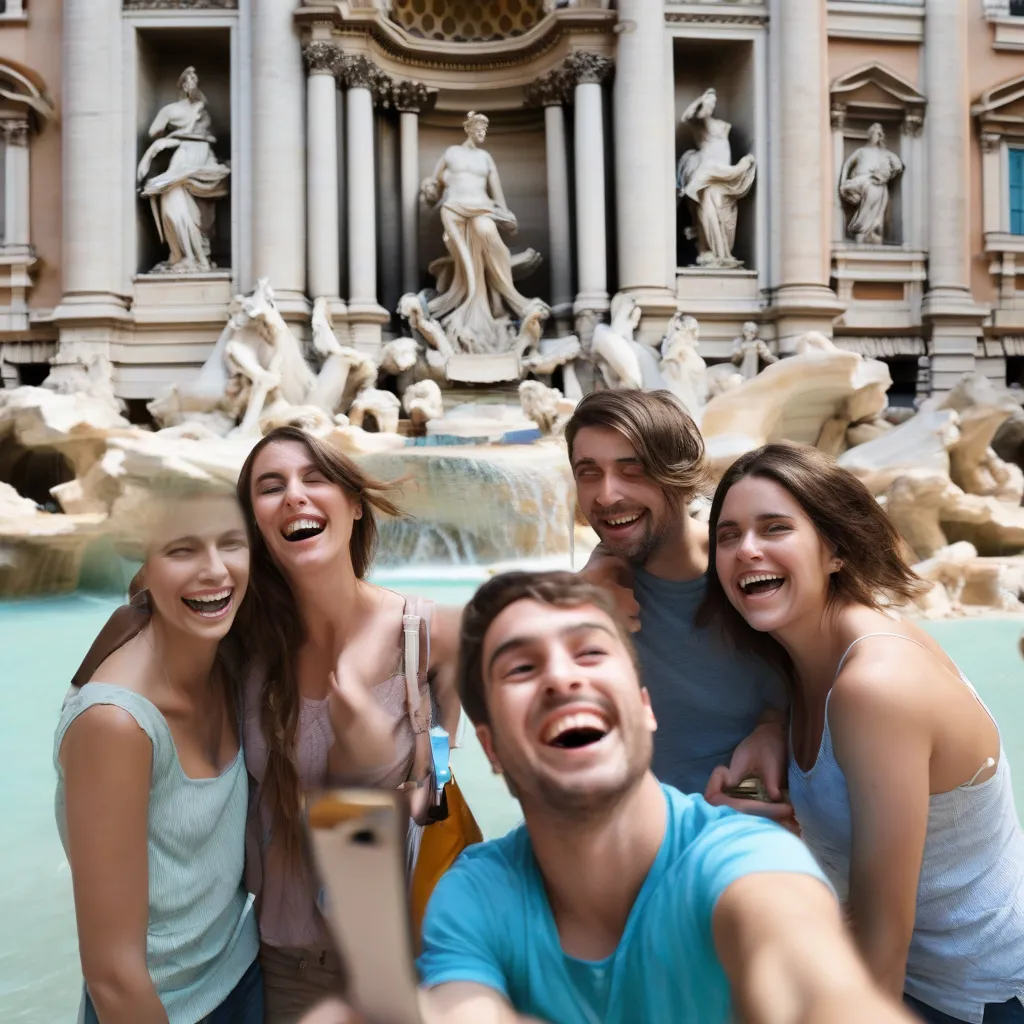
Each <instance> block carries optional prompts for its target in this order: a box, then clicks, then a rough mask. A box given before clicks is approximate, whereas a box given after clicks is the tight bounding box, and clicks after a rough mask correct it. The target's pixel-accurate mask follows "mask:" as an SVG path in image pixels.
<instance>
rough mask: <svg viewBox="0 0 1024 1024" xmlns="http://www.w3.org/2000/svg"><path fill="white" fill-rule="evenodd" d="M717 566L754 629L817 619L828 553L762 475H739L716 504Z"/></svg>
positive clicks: (794, 506) (792, 503)
mask: <svg viewBox="0 0 1024 1024" xmlns="http://www.w3.org/2000/svg"><path fill="white" fill-rule="evenodd" d="M715 539H716V550H715V569H716V570H717V572H718V578H719V580H720V581H721V583H722V588H723V589H724V590H725V593H726V595H727V596H728V598H729V601H730V602H731V603H732V606H733V607H734V608H735V609H736V610H737V611H738V612H739V613H740V615H742V616H743V618H745V619H746V620H747V622H748V623H749V624H750V625H751V626H752V627H753V628H754V629H756V630H758V631H759V632H762V633H775V632H778V631H779V630H784V629H786V627H787V626H789V625H791V624H793V623H795V622H799V621H802V620H807V617H810V621H815V620H817V619H820V617H821V615H822V614H823V612H824V610H825V607H826V605H827V603H828V591H829V575H830V573H831V572H832V571H833V570H834V569H835V568H836V565H835V560H834V558H833V553H832V552H831V551H830V549H829V547H828V545H827V544H826V543H825V541H824V540H823V539H822V537H821V534H819V533H818V531H817V530H816V529H815V527H814V524H813V523H812V522H811V520H810V519H809V518H808V517H807V515H806V513H805V512H804V511H803V509H802V508H801V507H800V505H799V503H798V502H797V501H796V499H795V498H794V497H793V495H792V494H790V493H789V491H787V490H786V489H785V488H784V487H782V486H781V485H779V484H777V483H776V482H775V481H774V480H768V479H766V478H764V477H753V476H748V477H744V478H743V479H742V480H740V481H739V482H738V483H735V484H733V486H732V487H731V488H730V489H729V493H728V494H727V495H726V496H725V501H724V502H723V503H722V511H721V515H720V516H719V521H718V525H717V528H716V531H715Z"/></svg>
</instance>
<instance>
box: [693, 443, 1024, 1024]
mask: <svg viewBox="0 0 1024 1024" xmlns="http://www.w3.org/2000/svg"><path fill="white" fill-rule="evenodd" d="M710 526H711V551H710V556H711V560H712V562H713V564H714V565H715V568H716V570H717V576H715V577H712V579H711V580H710V581H709V587H708V598H707V601H706V603H705V606H704V608H703V609H702V615H703V616H706V617H707V619H709V620H710V619H718V620H719V621H721V622H723V624H724V625H725V627H726V628H727V629H728V631H729V632H730V633H731V635H732V636H733V637H734V639H735V640H736V641H737V642H738V643H740V644H743V645H745V646H747V647H750V648H752V649H756V650H758V651H759V652H760V653H762V654H764V655H765V656H766V657H769V658H772V659H773V660H774V661H775V663H776V664H778V666H779V667H780V669H781V670H782V671H784V672H785V674H786V676H787V677H788V679H789V680H790V682H791V695H792V708H791V725H790V764H789V785H790V799H791V802H792V804H793V809H794V812H795V814H796V817H797V820H798V821H799V823H800V827H801V830H802V834H803V838H804V840H805V841H806V842H807V844H808V846H810V848H811V849H812V851H813V852H814V853H815V855H816V856H817V858H818V859H819V861H820V862H821V865H822V867H823V869H824V870H825V871H826V873H827V874H828V875H829V877H830V879H831V880H832V882H833V885H834V886H835V888H836V891H837V893H838V894H839V897H840V899H842V900H843V901H844V903H845V905H846V909H847V914H848V919H849V921H850V925H851V927H852V929H853V932H854V936H855V938H856V940H857V943H858V945H859V947H860V950H861V952H862V954H863V956H864V958H865V960H866V962H867V964H868V966H869V968H870V969H871V971H872V973H873V974H874V975H875V977H876V979H877V980H878V981H879V983H880V984H882V985H883V986H884V987H885V988H887V989H888V990H889V991H890V992H892V993H893V994H897V995H898V994H900V993H903V994H904V998H905V1000H906V1002H907V1003H908V1004H909V1005H910V1006H912V1007H913V1008H914V1009H915V1011H916V1012H917V1013H918V1015H919V1016H920V1017H921V1018H922V1019H924V1020H927V1021H942V1022H947V1021H971V1022H975V1024H981V1022H985V1024H1011V1022H1024V1003H1022V999H1024V833H1022V832H1021V827H1020V823H1019V821H1018V819H1017V814H1016V811H1015V809H1014V803H1013V794H1012V790H1011V786H1010V767H1009V765H1008V764H1007V763H1006V757H1005V754H1004V752H1003V749H1002V745H1001V743H1000V738H999V731H998V729H997V727H996V724H995V722H994V721H993V719H992V717H991V716H990V715H989V713H988V710H987V709H986V708H985V706H984V705H983V704H982V702H981V700H980V699H979V698H978V696H977V694H976V693H975V692H974V690H973V688H972V687H971V685H970V683H968V682H967V680H966V679H965V678H964V677H963V676H962V674H961V673H960V672H959V671H958V669H957V668H956V666H955V665H954V664H953V663H952V662H951V661H950V659H949V658H948V656H947V655H946V654H945V653H944V652H943V650H942V648H941V647H939V645H938V644H937V643H936V642H935V641H934V640H933V639H931V638H930V637H929V636H928V635H927V634H926V633H924V632H923V631H921V630H920V629H918V628H917V627H916V626H914V625H912V624H911V623H909V622H906V621H902V620H899V619H895V618H893V617H892V616H890V615H888V614H886V613H885V612H884V611H883V610H882V609H883V605H884V604H885V603H887V602H890V601H891V602H893V603H896V604H901V603H905V602H906V601H908V600H909V599H911V598H912V597H913V596H914V595H915V594H916V593H917V592H919V590H920V589H922V588H923V586H924V584H922V582H921V581H920V580H919V579H918V578H917V577H916V576H915V575H914V573H913V572H912V570H911V569H910V568H909V567H908V566H907V563H906V562H905V561H904V558H903V551H904V550H905V546H904V544H903V541H902V540H901V538H900V537H899V535H898V533H897V532H896V530H895V528H894V527H893V525H892V524H891V522H890V521H889V519H888V517H887V516H886V515H885V513H884V512H883V510H882V508H881V506H879V505H878V503H877V502H876V501H875V499H874V498H873V497H872V495H871V493H870V492H869V491H868V489H867V488H866V487H865V486H864V485H863V484H862V483H860V481H859V480H857V479H856V478H855V477H854V476H853V475H852V474H850V473H848V472H847V471H845V470H843V469H840V468H839V467H837V466H836V465H835V463H834V462H833V461H832V460H831V459H830V458H829V457H828V456H826V455H824V454H823V453H822V452H819V451H817V450H816V449H813V448H810V447H807V446H804V445H794V444H771V445H766V446H764V447H763V448H760V449H758V450H757V451H753V452H750V453H748V454H747V455H745V456H743V457H742V458H741V459H739V460H738V461H737V462H736V463H735V464H734V465H733V466H732V467H731V468H730V469H729V471H728V472H727V473H726V474H725V476H724V477H723V479H722V481H721V483H720V484H719V486H718V490H717V493H716V494H715V499H714V503H713V505H712V508H711V522H710Z"/></svg>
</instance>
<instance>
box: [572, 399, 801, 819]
mask: <svg viewBox="0 0 1024 1024" xmlns="http://www.w3.org/2000/svg"><path fill="white" fill-rule="evenodd" d="M565 436H566V441H567V442H568V446H569V460H570V462H571V463H572V470H573V476H574V478H575V480H576V495H577V499H578V502H579V507H580V509H581V511H582V513H583V515H584V516H586V518H587V521H588V522H589V523H590V525H591V526H592V527H593V528H594V531H595V532H596V533H597V535H598V537H599V538H600V540H601V545H600V547H599V548H598V549H597V550H596V551H595V553H594V556H593V557H592V558H591V561H590V562H589V563H588V565H587V567H586V569H585V570H584V573H585V574H586V575H587V576H588V577H590V578H592V579H594V580H595V581H597V582H602V583H604V584H605V585H613V586H614V585H616V584H617V585H619V586H627V587H631V588H632V592H633V596H634V598H635V600H636V604H637V605H638V606H639V608H638V611H639V632H638V633H637V635H636V637H635V639H636V647H637V650H638V652H639V655H640V664H641V668H642V670H643V683H644V686H646V687H647V689H648V691H649V693H650V696H651V704H652V706H653V708H654V714H655V717H656V718H657V720H658V732H657V735H656V736H655V742H654V759H653V764H652V768H653V770H654V774H655V775H656V776H657V777H658V778H659V779H660V780H661V781H662V782H666V783H668V784H670V785H672V786H675V787H676V788H678V789H681V790H682V791H683V792H685V793H704V794H705V795H706V796H707V797H708V799H709V800H711V801H713V802H715V803H723V802H729V803H733V804H734V806H736V807H739V808H741V809H743V810H756V811H757V813H760V814H768V815H769V816H771V817H776V818H780V819H782V818H786V817H788V815H789V814H790V813H791V812H790V809H789V807H788V805H785V804H781V803H779V804H766V805H754V804H753V802H752V801H746V800H744V801H733V800H731V799H728V798H726V797H725V796H724V795H723V793H722V789H723V787H724V786H728V785H735V784H737V783H738V782H739V781H741V780H742V779H743V778H746V777H747V776H750V775H757V776H759V777H760V778H761V780H762V781H763V782H764V784H765V788H766V789H767V791H768V795H769V796H770V797H771V798H773V799H775V800H779V799H780V797H781V789H782V786H783V780H784V778H785V760H786V740H785V733H784V731H783V724H782V723H783V718H784V715H783V709H784V707H785V704H786V697H785V689H784V687H783V685H782V681H781V680H780V679H779V677H778V676H777V675H776V674H775V672H774V671H773V670H772V669H771V668H769V666H768V665H766V664H765V663H764V662H763V661H761V660H760V659H757V658H755V657H753V656H752V655H747V654H743V653H741V652H739V651H737V650H735V649H734V648H732V647H730V646H729V644H728V643H727V641H726V640H725V639H724V638H723V637H722V636H720V635H719V632H718V631H717V630H716V629H714V628H710V629H707V628H705V629H700V628H698V627H697V626H696V625H695V624H694V616H695V614H696V612H697V608H698V607H699V606H700V604H701V602H702V600H703V598H704V592H705V589H706V574H707V573H708V571H709V568H708V529H707V525H706V524H705V523H702V522H700V521H698V520H697V519H694V518H691V517H690V516H689V515H688V513H687V507H688V505H689V504H690V502H691V501H692V500H693V498H694V497H695V496H696V495H698V494H700V493H702V491H704V490H705V489H706V488H707V486H708V483H709V480H710V473H709V466H708V461H707V456H706V455H705V452H704V441H703V439H702V438H701V436H700V431H699V430H698V429H697V426H696V424H695V423H694V422H693V420H692V419H691V418H690V417H689V416H688V415H687V414H686V412H685V411H684V410H683V408H682V407H681V406H680V404H679V402H678V401H677V400H676V398H675V396H673V395H672V394H671V393H670V392H668V391H639V390H633V389H615V390H610V391H596V392H594V393H593V394H590V395H587V396H586V397H585V398H584V399H583V400H582V401H581V402H580V404H579V405H578V406H577V407H576V411H575V413H574V414H573V417H572V419H571V420H570V421H569V424H568V426H567V428H566V432H565ZM710 571H711V572H713V571H714V567H711V569H710ZM634 611H636V609H634Z"/></svg>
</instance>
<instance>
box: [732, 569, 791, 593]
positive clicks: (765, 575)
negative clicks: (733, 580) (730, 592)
mask: <svg viewBox="0 0 1024 1024" xmlns="http://www.w3.org/2000/svg"><path fill="white" fill-rule="evenodd" d="M784 579H785V577H784V576H780V575H778V573H773V572H752V573H748V574H747V575H746V576H741V577H740V590H745V589H746V588H747V587H749V586H750V584H751V583H767V582H768V581H769V580H779V581H782V580H784Z"/></svg>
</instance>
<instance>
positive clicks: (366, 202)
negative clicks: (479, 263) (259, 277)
mask: <svg viewBox="0 0 1024 1024" xmlns="http://www.w3.org/2000/svg"><path fill="white" fill-rule="evenodd" d="M342 74H343V77H344V82H345V85H346V86H347V90H348V91H347V93H346V97H345V128H346V134H347V138H346V140H345V150H346V154H345V155H346V169H347V172H346V178H347V182H348V279H349V300H348V311H349V322H350V323H351V324H352V339H353V342H354V344H355V346H356V348H359V349H362V350H363V351H366V352H370V353H375V352H376V351H377V350H378V349H379V348H380V343H381V324H384V323H387V321H388V320H389V319H390V317H389V315H388V312H387V310H386V309H384V308H382V306H381V305H380V303H379V302H378V301H377V194H376V184H377V178H376V173H375V160H374V137H373V136H374V132H373V99H374V92H380V91H382V90H384V89H385V88H387V86H388V85H390V80H389V79H388V78H387V76H386V75H384V74H383V72H381V71H380V69H379V68H378V67H377V66H376V65H375V64H374V63H373V61H371V60H370V59H369V58H367V57H363V56H348V57H343V58H342Z"/></svg>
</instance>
